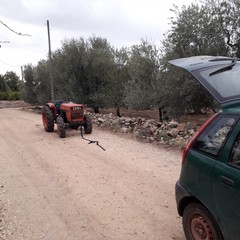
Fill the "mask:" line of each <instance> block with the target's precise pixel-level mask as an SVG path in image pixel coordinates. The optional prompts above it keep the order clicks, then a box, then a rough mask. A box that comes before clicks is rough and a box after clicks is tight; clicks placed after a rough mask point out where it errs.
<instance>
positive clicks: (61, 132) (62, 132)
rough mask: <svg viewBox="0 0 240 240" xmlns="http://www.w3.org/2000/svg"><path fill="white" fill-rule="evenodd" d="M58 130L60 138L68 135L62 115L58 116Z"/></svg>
mask: <svg viewBox="0 0 240 240" xmlns="http://www.w3.org/2000/svg"><path fill="white" fill-rule="evenodd" d="M57 131H58V136H59V137H60V138H65V137H66V128H65V123H64V121H63V118H62V117H58V118H57Z"/></svg>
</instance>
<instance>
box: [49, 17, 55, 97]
mask: <svg viewBox="0 0 240 240" xmlns="http://www.w3.org/2000/svg"><path fill="white" fill-rule="evenodd" d="M47 31H48V49H49V51H48V56H49V72H50V86H51V99H52V101H54V89H53V73H52V51H51V39H50V30H49V21H48V20H47Z"/></svg>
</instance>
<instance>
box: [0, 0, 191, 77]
mask: <svg viewBox="0 0 240 240" xmlns="http://www.w3.org/2000/svg"><path fill="white" fill-rule="evenodd" d="M193 2H194V0H1V5H0V45H1V48H0V74H5V73H6V72H7V71H14V72H15V73H16V74H17V75H19V77H20V78H21V66H24V65H27V64H33V65H34V66H35V65H37V63H38V61H40V60H41V59H47V57H48V32H47V20H49V25H50V38H51V49H52V51H55V50H56V49H59V48H61V42H62V41H64V40H68V39H72V38H75V39H79V38H80V37H83V38H84V39H86V40H87V39H88V38H90V37H92V36H97V37H102V38H106V39H107V40H108V42H109V43H110V44H111V45H112V46H114V47H116V48H121V47H128V46H132V45H134V44H139V43H140V40H141V39H147V40H149V41H150V42H152V43H153V44H156V46H160V44H161V40H163V38H164V34H165V33H166V32H167V31H168V30H169V29H170V25H169V23H170V19H169V18H170V17H172V16H174V15H173V13H172V12H171V11H170V9H171V8H172V7H173V5H174V4H175V5H177V6H179V7H180V8H181V6H183V5H186V6H188V5H190V4H191V3H193ZM4 24H6V25H7V26H8V27H9V28H10V29H11V30H10V29H9V28H7V27H6V26H5V25H4ZM12 30H13V31H12ZM28 35H31V36H28Z"/></svg>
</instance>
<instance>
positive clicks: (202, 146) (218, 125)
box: [193, 114, 236, 156]
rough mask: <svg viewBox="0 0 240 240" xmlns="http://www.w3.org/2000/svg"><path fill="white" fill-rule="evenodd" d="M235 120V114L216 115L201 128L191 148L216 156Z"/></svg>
mask: <svg viewBox="0 0 240 240" xmlns="http://www.w3.org/2000/svg"><path fill="white" fill-rule="evenodd" d="M235 122H236V117H235V116H229V115H223V114H220V115H218V117H217V118H215V119H214V120H213V121H212V122H211V123H210V124H209V125H208V126H207V128H205V129H204V130H203V132H202V133H201V134H200V136H199V137H198V139H197V140H196V142H195V143H194V145H193V148H194V149H196V150H199V151H201V152H204V153H206V154H210V155H212V156H218V154H219V152H220V150H221V148H222V147H223V145H224V143H225V141H226V139H227V136H228V134H229V132H230V131H231V129H232V127H233V125H234V124H235Z"/></svg>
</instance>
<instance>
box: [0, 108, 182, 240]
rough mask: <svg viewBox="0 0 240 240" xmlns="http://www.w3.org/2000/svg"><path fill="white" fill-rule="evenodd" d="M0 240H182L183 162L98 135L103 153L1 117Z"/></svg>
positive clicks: (18, 114) (4, 112)
mask: <svg viewBox="0 0 240 240" xmlns="http://www.w3.org/2000/svg"><path fill="white" fill-rule="evenodd" d="M0 116H1V120H0V171H1V172H0V239H8V240H103V239H104V240H128V239H129V240H171V239H175V240H180V239H181V240H182V239H184V238H183V231H182V225H181V219H180V218H179V217H178V215H177V212H176V206H175V199H174V184H175V181H176V180H177V178H178V176H179V172H180V158H181V154H180V153H178V152H174V151H172V150H164V149H161V148H159V147H156V146H153V145H150V144H146V143H140V142H138V141H135V140H133V139H129V138H126V137H122V136H118V135H115V134H113V133H109V132H105V131H101V130H98V129H94V131H93V133H92V134H91V135H88V136H85V137H88V138H90V139H93V140H99V142H100V144H101V145H102V146H103V147H104V148H106V151H103V150H102V149H101V148H99V147H98V146H96V145H94V144H88V143H87V142H86V141H84V140H83V139H81V137H80V134H79V132H76V131H69V132H67V137H66V138H65V139H60V138H59V137H58V135H57V133H56V132H54V133H47V132H45V131H44V130H43V128H42V123H41V116H40V115H38V114H35V113H32V112H26V111H23V110H17V109H1V110H0Z"/></svg>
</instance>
